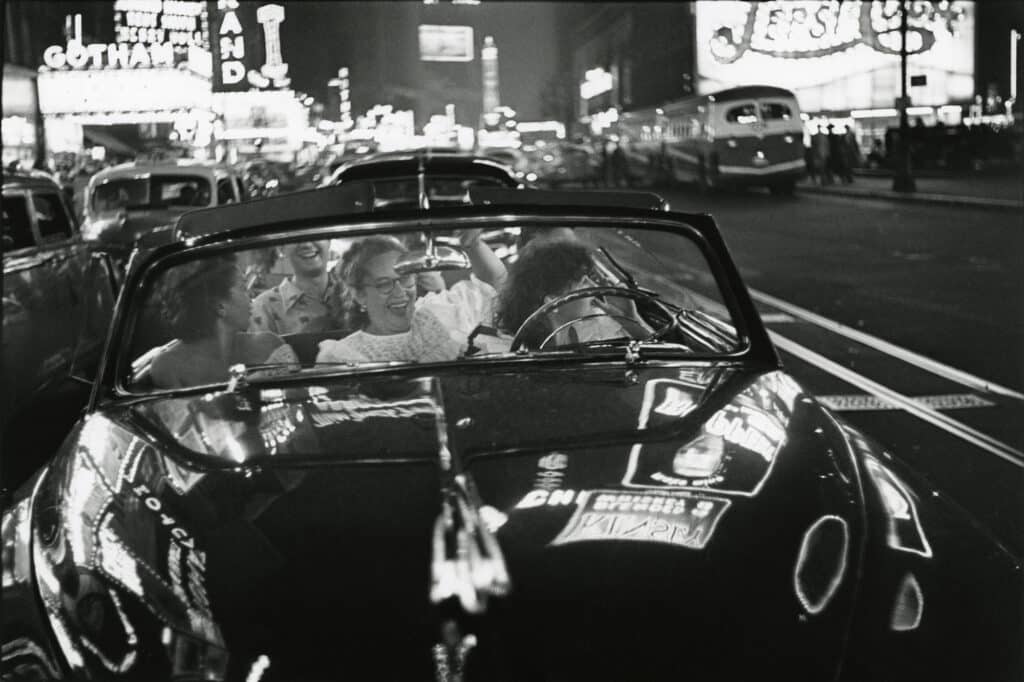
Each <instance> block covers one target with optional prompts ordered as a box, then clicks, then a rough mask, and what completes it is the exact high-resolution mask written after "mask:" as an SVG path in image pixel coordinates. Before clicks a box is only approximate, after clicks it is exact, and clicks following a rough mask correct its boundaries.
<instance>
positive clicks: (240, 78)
mask: <svg viewBox="0 0 1024 682" xmlns="http://www.w3.org/2000/svg"><path fill="white" fill-rule="evenodd" d="M208 14H209V17H210V20H209V23H210V43H211V45H210V46H211V52H212V53H213V90H214V92H246V91H250V90H282V89H286V88H288V86H289V85H290V84H291V78H289V76H288V64H287V62H285V61H284V55H283V54H282V50H281V24H282V23H283V22H284V21H285V20H286V16H285V9H284V6H282V5H278V4H273V3H263V2H254V1H253V0H216V1H214V0H210V2H209V6H208Z"/></svg>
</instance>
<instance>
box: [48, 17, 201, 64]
mask: <svg viewBox="0 0 1024 682" xmlns="http://www.w3.org/2000/svg"><path fill="white" fill-rule="evenodd" d="M80 25H81V24H80V22H79V23H78V26H79V27H80ZM114 34H115V38H116V42H113V43H88V44H86V43H83V41H82V36H81V35H80V31H79V34H76V35H74V36H72V37H70V38H69V39H68V41H67V44H66V45H50V46H49V47H47V48H46V49H45V50H44V51H43V65H44V66H45V67H46V68H47V69H51V70H55V71H63V70H79V69H137V68H162V67H168V66H177V65H179V64H183V63H187V64H188V65H189V67H190V68H192V69H193V70H194V71H196V72H197V73H199V74H201V75H207V76H208V71H209V65H208V62H209V54H208V52H207V48H208V47H209V38H208V35H209V32H208V27H207V22H206V4H205V2H203V1H201V0H117V1H116V2H115V3H114ZM204 55H205V56H204Z"/></svg>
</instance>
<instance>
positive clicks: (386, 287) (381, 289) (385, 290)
mask: <svg viewBox="0 0 1024 682" xmlns="http://www.w3.org/2000/svg"><path fill="white" fill-rule="evenodd" d="M396 284H398V285H400V286H401V287H402V288H403V289H411V288H412V287H414V286H416V275H414V274H408V275H399V276H398V277H378V278H377V279H375V280H373V281H372V282H370V283H369V284H368V286H372V287H373V288H374V289H376V290H377V293H379V294H380V295H381V296H388V295H390V294H391V292H392V291H394V290H395V285H396Z"/></svg>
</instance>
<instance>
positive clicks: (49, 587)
mask: <svg viewBox="0 0 1024 682" xmlns="http://www.w3.org/2000/svg"><path fill="white" fill-rule="evenodd" d="M339 189H340V188H339ZM282 201H283V200H282ZM275 205H276V204H275ZM240 209H241V207H239V210H235V211H232V212H230V213H231V215H232V216H235V218H237V219H239V220H242V219H244V216H243V215H242V213H241V212H240ZM473 210H474V211H476V210H477V209H473ZM490 210H491V213H490V214H488V213H486V212H484V211H482V210H481V213H482V214H483V215H484V216H485V217H486V219H488V220H492V221H493V220H495V216H499V215H501V214H502V212H509V213H514V212H515V209H513V208H508V207H506V208H502V207H499V206H495V207H490ZM453 211H454V209H452V210H450V211H449V212H448V213H445V212H443V211H442V212H440V213H435V212H432V213H431V215H430V216H429V217H428V216H421V217H420V220H421V223H422V224H424V225H429V223H430V222H431V221H433V220H449V221H451V220H452V216H454V215H455V213H454V212H453ZM559 211H561V213H563V214H564V213H565V210H564V209H556V208H551V209H544V208H538V209H536V211H535V212H536V213H537V215H538V216H541V217H539V218H536V219H537V220H540V219H541V218H542V217H544V216H548V213H550V214H552V215H553V214H555V213H559ZM576 212H577V213H578V214H581V215H586V213H587V212H586V211H584V210H578V211H576ZM601 212H602V213H603V214H605V215H611V214H617V213H621V214H622V215H621V216H620V217H619V218H618V219H619V220H627V219H628V218H627V215H626V214H630V215H633V216H634V217H637V216H643V219H644V220H646V221H654V220H656V219H657V216H659V215H660V216H666V217H665V220H670V219H672V216H671V215H666V214H665V213H664V212H661V213H657V212H653V211H647V212H643V211H632V212H630V211H626V210H625V209H620V210H619V211H616V210H614V209H601ZM203 213H205V212H203ZM214 213H215V212H210V216H209V217H210V219H211V220H212V218H213V217H214V215H213V214H214ZM236 214H237V215H236ZM449 214H450V215H449ZM195 216H196V219H197V220H198V219H199V218H200V217H202V215H201V214H200V213H197V214H195ZM548 217H550V216H548ZM591 217H592V216H591ZM335 220H339V218H338V217H337V216H329V217H326V218H325V221H335ZM352 220H353V221H357V219H355V218H353V219H352ZM396 220H398V218H396ZM685 220H686V221H687V222H688V223H689V224H691V225H694V226H695V227H696V228H697V229H699V230H700V233H701V235H702V236H704V238H705V239H707V241H708V243H709V244H710V246H711V247H712V248H713V249H715V252H716V254H717V256H716V258H715V259H713V265H714V266H715V267H716V268H719V267H720V268H721V270H723V271H724V273H725V276H726V278H727V281H728V283H729V285H730V287H729V289H728V291H726V292H725V293H726V295H727V297H728V298H730V299H731V300H730V308H732V309H735V310H736V311H739V313H740V315H741V317H742V320H741V322H743V324H741V325H740V329H739V331H740V332H741V334H742V336H743V337H744V338H746V339H748V340H749V343H750V344H751V346H750V351H749V352H748V353H746V354H743V355H740V356H737V357H736V358H733V359H729V360H723V361H709V360H694V361H681V360H672V361H669V360H654V359H647V360H640V361H636V360H629V359H628V358H627V357H626V355H625V354H624V355H623V357H622V358H618V357H614V358H610V357H606V356H602V357H595V358H592V359H581V358H578V357H573V358H562V357H548V358H544V359H535V358H530V357H522V358H511V359H505V360H502V361H496V362H480V363H462V364H459V365H449V366H440V365H437V366H418V367H417V366H413V367H408V368H405V369H402V370H394V369H383V370H381V369H378V370H373V371H364V372H359V373H353V374H348V375H346V374H341V375H338V376H336V377H326V376H314V377H309V378H308V379H305V380H302V381H296V380H280V381H279V382H277V383H266V384H263V383H253V384H252V385H250V386H242V387H241V388H238V389H237V390H235V391H230V392H229V391H226V390H214V391H212V392H208V391H205V390H203V389H197V390H191V391H183V392H170V393H168V394H165V395H157V396H151V397H142V398H139V397H132V396H129V395H118V394H117V391H116V389H114V388H113V385H112V383H111V381H112V378H113V372H114V369H115V366H114V363H113V362H110V363H108V365H107V367H106V370H105V378H104V382H103V384H104V386H106V387H107V388H106V389H103V390H99V391H98V392H97V394H96V396H95V400H94V403H95V404H94V409H93V410H92V411H91V413H90V414H89V415H88V416H86V417H85V419H84V420H83V421H82V422H80V423H79V425H78V426H77V427H76V429H75V430H74V432H73V433H72V434H71V435H70V436H69V437H68V439H67V441H66V442H65V445H64V447H63V449H62V452H61V453H60V454H59V455H58V456H57V457H56V458H55V459H54V461H53V463H52V464H51V466H50V467H48V469H47V470H46V472H45V473H44V475H43V476H42V477H41V478H40V479H39V481H38V485H36V487H35V488H34V489H33V488H31V487H28V486H26V487H25V488H22V489H21V490H20V491H19V494H18V495H17V496H16V497H15V499H14V501H13V505H12V507H13V508H15V509H18V510H21V511H20V513H19V515H18V516H16V517H5V522H4V537H3V540H4V548H5V550H4V551H5V556H6V553H8V552H9V553H10V554H11V555H13V556H15V557H21V560H20V562H19V561H18V560H15V561H13V562H12V563H10V564H8V563H7V562H6V561H5V567H6V566H8V565H11V566H13V567H14V569H13V570H12V572H11V574H10V578H9V580H10V584H11V585H14V586H17V587H18V589H16V590H10V591H8V590H7V589H6V585H5V593H4V596H5V609H4V613H5V614H7V613H13V614H16V621H15V622H14V623H13V631H15V632H17V633H19V637H20V639H19V640H18V641H19V647H18V648H17V649H14V648H13V647H11V648H10V650H11V651H17V652H20V653H19V656H20V657H18V658H15V657H13V656H11V657H7V656H5V658H4V660H3V665H4V666H6V667H5V668H4V672H5V673H6V671H7V670H10V669H11V667H12V666H14V665H15V664H17V663H19V662H20V663H21V664H22V665H23V666H24V667H26V668H29V667H30V666H32V665H34V666H36V668H37V669H38V670H39V671H40V673H39V674H40V676H42V677H47V675H46V674H45V671H46V670H47V669H49V668H51V667H53V666H58V667H59V666H65V668H66V672H68V673H70V674H73V675H74V676H76V677H81V676H84V675H85V674H86V673H87V672H88V673H91V674H92V675H94V676H100V677H105V676H117V675H124V676H128V677H134V678H136V679H166V678H168V677H172V676H180V677H186V676H188V675H196V676H198V675H199V674H200V672H202V674H205V675H207V676H208V678H209V679H239V680H241V679H246V678H247V677H249V676H253V677H259V676H260V675H262V677H260V679H264V680H270V679H280V680H295V679H325V678H326V679H331V678H336V677H341V676H345V677H350V678H354V679H456V673H458V675H459V676H463V679H468V680H473V679H488V680H490V679H499V680H501V679H508V680H520V679H539V680H569V679H578V680H595V679H609V680H611V679H616V680H622V679H644V680H648V679H680V678H692V679H708V678H714V679H755V678H756V679H801V680H810V679H822V680H824V679H837V678H839V679H851V680H862V679H877V680H890V679H929V680H934V679H977V678H978V677H979V676H980V677H984V678H993V679H1014V678H1015V677H1019V675H1020V672H1021V670H1020V660H1019V655H1018V654H1019V642H1020V637H1021V618H1020V615H1021V612H1020V605H1019V604H1015V603H1008V602H1007V600H1006V595H1008V594H1009V595H1014V594H1019V589H1020V586H1021V573H1020V565H1019V563H1018V562H1017V561H1016V560H1015V559H1014V558H1013V557H1011V556H1010V555H1009V554H1008V553H1007V552H1006V551H1005V550H1004V549H1003V548H1002V547H1000V546H999V545H998V544H997V543H996V542H994V541H993V540H992V539H991V537H990V536H989V535H988V534H987V533H985V532H984V530H983V529H980V528H979V527H977V526H976V525H975V524H974V523H973V521H972V520H971V519H970V518H969V517H968V516H966V514H964V513H963V512H962V511H961V510H959V509H957V508H955V507H953V506H952V505H950V504H948V503H946V501H945V500H944V499H943V498H942V497H941V496H938V495H937V494H936V493H935V492H934V491H932V490H930V489H929V487H928V486H927V485H925V484H923V483H922V482H921V481H920V480H919V479H917V478H916V477H915V476H914V475H913V474H912V473H911V472H907V471H904V470H903V469H902V468H901V467H900V466H898V465H897V464H896V462H895V461H894V460H893V459H892V458H891V457H890V456H889V455H888V454H887V453H886V452H885V451H884V450H883V449H882V448H881V447H879V446H878V445H877V444H875V443H873V442H871V441H870V440H869V439H868V438H866V437H865V436H863V435H862V434H859V433H857V432H856V431H854V430H853V429H851V428H850V427H848V426H846V425H844V424H842V423H841V422H839V421H837V420H836V419H835V418H834V417H833V416H832V415H831V414H830V413H828V412H827V411H826V410H825V409H824V408H822V407H821V406H820V405H819V404H818V403H817V402H816V401H815V400H814V399H813V398H812V397H810V396H808V395H807V394H806V393H805V392H804V391H803V390H802V389H801V388H800V387H799V385H797V384H796V383H795V382H794V381H793V379H792V378H790V377H788V376H787V375H786V374H785V373H784V372H782V371H781V369H780V367H779V363H778V360H777V358H776V357H775V355H774V352H773V351H772V350H771V348H770V344H769V343H768V341H767V336H766V335H765V333H764V329H763V326H762V325H761V324H760V322H759V321H758V320H757V319H756V317H751V316H753V315H754V313H753V308H752V305H751V303H750V300H749V297H748V296H746V294H745V290H744V289H743V287H742V283H740V282H739V280H738V274H737V273H736V271H735V267H734V266H733V265H732V264H731V262H730V261H729V259H728V255H727V254H726V253H725V251H724V245H722V244H721V239H720V235H718V234H717V232H716V231H715V229H714V226H713V224H712V223H711V221H710V219H709V218H707V217H700V216H686V217H685ZM250 224H256V225H258V224H259V223H258V220H253V221H251V223H250ZM231 238H233V237H232V235H231V234H229V235H221V236H216V235H215V236H212V237H205V238H200V239H199V240H198V241H199V244H198V247H197V248H201V247H202V244H203V243H217V242H219V241H221V240H224V239H231ZM204 240H205V241H204ZM187 248H192V247H189V246H187V245H184V244H178V245H174V246H169V247H165V249H164V250H162V251H161V253H162V254H172V253H176V252H181V251H184V250H186V249H187ZM155 257H161V256H160V254H157V255H156V256H155ZM140 276H141V275H140V274H139V273H135V274H133V275H131V276H130V277H133V278H134V277H140ZM133 283H137V282H136V281H135V280H132V281H130V282H129V287H131V286H132V285H133ZM126 323H127V321H126V320H124V319H119V320H117V321H115V326H117V327H118V328H119V327H120V326H121V325H124V324H126ZM224 446H227V448H226V451H227V452H229V453H231V454H230V458H224V457H218V458H215V457H212V456H211V455H210V454H209V453H210V451H211V449H217V450H221V449H224ZM453 474H454V477H455V478H456V479H461V480H462V481H463V482H464V483H465V484H466V485H467V486H468V487H471V488H472V489H473V490H475V491H476V492H477V496H478V499H475V500H472V504H471V505H470V508H468V509H465V510H463V511H462V512H460V513H459V514H457V515H456V517H457V518H456V520H457V521H458V522H459V523H462V524H468V523H480V524H483V525H486V526H487V527H488V528H490V529H491V530H492V531H493V533H494V536H495V537H496V539H497V542H498V544H499V546H500V549H501V556H502V557H503V560H502V561H501V562H500V563H501V564H502V566H503V567H504V568H505V569H506V570H507V574H508V577H509V580H510V588H509V590H508V594H507V595H505V596H495V595H492V596H490V597H489V598H487V599H486V603H485V604H484V605H483V608H476V609H469V608H467V606H466V604H467V603H473V598H474V596H475V597H477V598H479V597H481V595H480V594H479V592H477V593H476V594H475V595H474V587H473V586H474V585H475V584H478V583H477V582H474V581H483V582H486V580H485V578H486V577H487V576H481V575H477V574H476V572H481V571H483V570H484V568H485V567H490V569H491V570H493V565H492V564H485V563H484V562H482V561H481V560H480V558H479V557H475V558H474V555H473V552H472V546H467V547H464V548H462V549H463V550H464V551H465V554H462V553H460V551H456V550H457V549H458V548H457V547H451V546H449V545H448V543H449V542H450V541H451V540H452V537H450V536H448V535H443V534H442V535H438V528H439V526H437V525H435V521H436V520H437V519H438V518H439V515H441V516H440V518H441V519H442V520H443V519H444V516H443V513H444V512H443V510H444V509H445V504H446V500H447V499H448V494H449V490H448V488H447V486H448V482H449V479H451V478H452V476H453ZM25 519H29V520H30V521H29V522H26V521H25ZM441 527H443V526H441ZM27 534H31V538H32V541H31V543H26V535H27ZM453 537H459V536H453ZM439 541H440V542H439ZM26 545H27V547H26ZM8 548H10V549H8ZM452 556H454V557H456V559H454V560H453V559H451V557H452ZM460 556H461V557H462V559H461V560H460V559H458V557H460ZM25 557H30V558H31V562H29V561H27V560H26V559H25ZM460 561H461V563H460ZM439 564H440V565H443V566H454V567H455V568H456V569H460V567H461V570H464V571H465V572H464V573H459V572H458V570H457V571H456V573H455V574H454V578H453V580H452V582H451V583H450V584H449V585H447V587H448V588H450V589H454V590H455V594H456V595H458V598H447V599H444V600H440V601H437V600H434V599H432V595H434V594H435V591H438V590H439V591H440V592H442V593H444V590H440V589H439V588H442V587H445V585H443V584H439V583H438V581H437V576H438V575H439V573H438V572H437V567H438V566H439ZM7 579H8V578H7V576H6V574H5V580H7ZM33 583H34V584H33ZM30 586H31V588H34V590H35V591H34V592H33V590H32V589H31V588H30ZM30 596H35V597H36V600H34V601H32V600H31V599H29V597H30ZM19 598H20V601H19V603H18V604H17V606H16V608H13V609H11V610H8V608H6V607H7V603H6V602H7V600H8V599H12V600H13V599H19ZM460 604H461V605H460ZM477 606H480V604H477ZM4 617H5V618H8V616H6V615H5V616H4ZM6 624H7V622H6V621H5V625H6ZM41 624H42V625H41ZM46 627H49V629H50V632H51V633H52V635H51V637H52V639H47V634H48V633H47V632H46ZM5 631H7V629H6V628H5ZM35 637H38V638H41V639H40V640H39V641H36V640H35V639H33V638H35ZM54 642H55V643H54ZM442 642H443V643H445V646H441V651H442V653H443V652H446V651H447V652H449V653H447V654H445V655H443V656H439V655H438V645H439V643H442ZM936 643H941V646H937V645H936ZM58 650H59V654H60V655H59V656H57V655H56V652H57V651H58ZM5 651H7V649H5ZM451 652H455V653H454V654H452V653H451ZM32 656H34V657H35V658H32ZM456 669H458V670H456ZM257 673H258V674H257Z"/></svg>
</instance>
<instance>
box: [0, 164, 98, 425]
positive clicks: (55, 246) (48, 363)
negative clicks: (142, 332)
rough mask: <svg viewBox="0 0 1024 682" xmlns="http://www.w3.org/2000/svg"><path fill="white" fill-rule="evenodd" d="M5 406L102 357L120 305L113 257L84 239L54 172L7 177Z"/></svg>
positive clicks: (23, 403) (25, 401) (8, 409)
mask: <svg viewBox="0 0 1024 682" xmlns="http://www.w3.org/2000/svg"><path fill="white" fill-rule="evenodd" d="M3 241H4V243H3V252H4V285H3V306H4V308H3V320H4V326H3V368H2V369H3V372H2V375H3V381H2V384H3V407H2V410H0V414H2V423H3V426H4V427H6V425H7V423H8V420H9V419H10V418H11V415H12V414H13V413H14V411H15V408H16V407H20V408H24V407H28V406H29V405H30V403H31V401H32V399H33V398H34V397H35V396H38V395H39V394H40V393H42V392H43V391H44V390H46V389H48V388H52V387H54V386H56V385H58V384H59V383H60V382H61V381H63V380H65V379H67V378H68V377H69V376H70V374H71V373H72V371H73V370H77V371H79V372H81V371H91V370H93V369H94V367H95V364H96V363H97V361H98V360H99V355H100V351H101V346H102V343H103V341H104V339H105V336H106V331H107V325H108V323H109V321H110V317H111V314H112V312H113V305H114V290H113V286H114V284H113V280H112V276H113V275H112V273H111V271H110V267H109V262H108V261H107V260H106V258H105V257H104V256H103V254H102V253H100V252H98V251H96V250H95V249H94V248H92V246H90V245H89V244H87V243H85V242H83V241H82V239H81V237H80V236H79V233H78V226H77V225H76V223H75V221H74V218H72V214H71V211H70V208H69V207H68V205H67V203H66V201H65V198H64V196H63V194H62V192H61V191H60V188H59V187H58V186H57V184H56V183H55V182H53V181H52V180H50V179H48V178H41V177H30V176H22V175H4V183H3Z"/></svg>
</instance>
